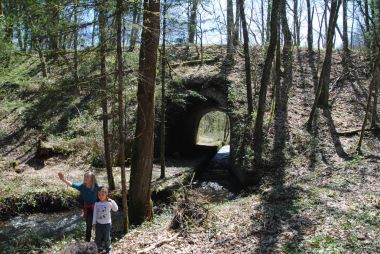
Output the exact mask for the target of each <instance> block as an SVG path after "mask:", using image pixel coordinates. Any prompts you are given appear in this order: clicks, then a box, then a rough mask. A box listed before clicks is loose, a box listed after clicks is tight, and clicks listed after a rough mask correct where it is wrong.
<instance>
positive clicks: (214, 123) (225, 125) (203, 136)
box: [195, 110, 230, 147]
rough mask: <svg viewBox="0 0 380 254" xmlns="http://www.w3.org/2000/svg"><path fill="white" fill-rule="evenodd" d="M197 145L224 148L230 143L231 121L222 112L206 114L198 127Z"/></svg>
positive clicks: (214, 111)
mask: <svg viewBox="0 0 380 254" xmlns="http://www.w3.org/2000/svg"><path fill="white" fill-rule="evenodd" d="M196 129H197V132H196V135H195V138H196V140H195V144H196V145H203V146H217V147H222V146H224V145H228V144H229V143H230V121H229V117H228V115H227V114H226V113H225V112H223V111H220V110H211V111H209V112H207V113H205V114H204V115H203V116H202V117H201V119H200V120H199V123H198V125H197V128H196Z"/></svg>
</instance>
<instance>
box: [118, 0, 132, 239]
mask: <svg viewBox="0 0 380 254" xmlns="http://www.w3.org/2000/svg"><path fill="white" fill-rule="evenodd" d="M123 10H124V8H123V0H117V2H116V17H115V23H116V34H117V35H116V37H117V38H116V60H117V98H118V114H119V161H120V172H121V195H122V199H123V230H124V233H127V232H128V225H129V221H128V204H127V185H126V176H125V135H124V131H125V126H124V110H125V108H124V96H123V90H124V73H123V48H122V29H121V28H122V16H123Z"/></svg>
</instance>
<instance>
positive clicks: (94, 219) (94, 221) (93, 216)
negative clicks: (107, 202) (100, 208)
mask: <svg viewBox="0 0 380 254" xmlns="http://www.w3.org/2000/svg"><path fill="white" fill-rule="evenodd" d="M95 224H96V203H95V205H94V212H93V214H92V226H93V227H94V226H95Z"/></svg>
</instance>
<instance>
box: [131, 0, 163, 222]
mask: <svg viewBox="0 0 380 254" xmlns="http://www.w3.org/2000/svg"><path fill="white" fill-rule="evenodd" d="M159 14H160V2H159V0H150V1H149V0H144V18H143V31H142V35H141V47H140V58H139V71H138V77H139V79H138V88H137V101H138V106H137V123H136V132H135V135H136V136H135V142H134V145H133V155H132V166H131V178H130V195H129V197H130V207H131V210H130V214H129V215H130V220H131V222H132V223H134V224H140V223H142V222H143V221H144V220H145V219H147V218H148V219H149V218H151V217H152V205H151V199H150V184H151V179H152V168H153V142H154V140H153V134H154V93H155V84H156V65H157V49H158V44H159V37H160V15H159Z"/></svg>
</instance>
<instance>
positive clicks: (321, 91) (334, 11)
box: [306, 0, 342, 129]
mask: <svg viewBox="0 0 380 254" xmlns="http://www.w3.org/2000/svg"><path fill="white" fill-rule="evenodd" d="M341 3H342V2H341V0H332V1H331V8H330V18H329V28H328V33H327V47H326V53H325V59H324V61H323V65H322V71H321V74H320V76H319V82H318V87H317V92H316V95H315V100H314V104H313V106H312V109H311V112H310V116H309V119H308V121H307V123H306V125H307V128H308V129H311V126H312V123H313V119H314V114H315V111H316V109H317V106H318V105H320V106H322V107H325V108H327V107H328V102H329V86H330V85H329V84H330V72H331V55H332V48H333V38H334V35H335V27H336V22H337V19H338V13H339V7H340V5H341Z"/></svg>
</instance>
